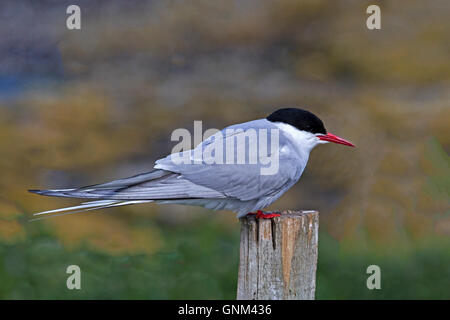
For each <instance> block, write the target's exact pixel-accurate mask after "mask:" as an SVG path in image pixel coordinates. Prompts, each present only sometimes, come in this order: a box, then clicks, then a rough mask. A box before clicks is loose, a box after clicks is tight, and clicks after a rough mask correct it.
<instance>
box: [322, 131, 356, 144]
mask: <svg viewBox="0 0 450 320" xmlns="http://www.w3.org/2000/svg"><path fill="white" fill-rule="evenodd" d="M317 137H318V138H319V139H320V140H324V141H329V142H334V143H339V144H343V145H344V146H350V147H354V146H355V145H354V144H353V143H351V142H350V141H347V140H345V139H342V138H339V137H338V136H335V135H334V134H332V133H327V134H323V135H319V136H317Z"/></svg>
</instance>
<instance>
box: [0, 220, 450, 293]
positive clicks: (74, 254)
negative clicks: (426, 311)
mask: <svg viewBox="0 0 450 320" xmlns="http://www.w3.org/2000/svg"><path fill="white" fill-rule="evenodd" d="M159 227H160V228H161V234H162V235H163V237H164V243H165V244H164V246H163V248H162V249H161V250H159V251H158V252H157V253H155V254H153V255H134V256H110V255H107V254H105V253H100V252H96V251H93V250H91V249H88V248H78V249H75V250H67V249H66V248H65V247H64V246H63V245H61V243H60V242H59V240H58V239H56V238H54V237H53V236H51V235H49V234H45V233H37V232H34V234H33V235H31V236H30V237H28V240H27V241H25V242H22V243H14V244H5V243H2V244H0V298H2V299H234V298H235V292H236V280H237V270H238V254H239V248H238V245H239V230H238V229H239V228H236V229H230V228H224V227H223V226H221V225H220V224H219V223H218V222H217V220H214V219H212V221H204V220H198V221H196V222H195V223H192V224H189V225H187V226H186V225H185V226H183V227H173V226H171V227H168V226H164V225H161V226H159ZM319 248H320V249H319V250H320V251H319V263H318V271H317V294H316V297H317V299H401V298H405V299H431V298H435V299H449V298H450V292H449V289H448V288H449V279H450V268H449V263H450V250H448V248H449V246H447V245H443V244H442V243H441V245H439V246H436V245H435V244H429V245H426V246H423V247H422V248H420V249H416V250H411V251H409V252H403V253H402V252H399V254H398V255H394V254H392V253H389V254H382V253H380V251H377V252H371V251H367V252H350V251H344V250H342V249H341V248H340V245H339V243H338V242H337V241H335V240H333V239H332V238H330V237H329V236H328V235H327V234H325V233H322V234H321V236H320V239H319ZM71 264H76V265H78V266H80V268H81V272H82V284H81V286H82V289H81V290H68V289H67V288H66V279H67V277H68V275H67V274H66V273H65V270H66V267H67V266H68V265H71ZM370 264H376V265H379V266H380V267H381V272H382V282H381V286H382V289H381V290H372V291H371V290H368V289H367V287H366V279H367V276H368V275H367V274H366V268H367V266H368V265H370Z"/></svg>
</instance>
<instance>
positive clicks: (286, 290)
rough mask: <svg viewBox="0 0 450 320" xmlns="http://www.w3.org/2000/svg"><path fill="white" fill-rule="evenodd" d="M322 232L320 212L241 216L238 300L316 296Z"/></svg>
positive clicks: (309, 298)
mask: <svg viewBox="0 0 450 320" xmlns="http://www.w3.org/2000/svg"><path fill="white" fill-rule="evenodd" d="M318 232H319V212H317V211H284V212H282V214H281V217H275V218H272V219H256V218H255V217H254V216H246V217H243V218H241V245H240V256H239V276H238V288H237V299H238V300H240V299H251V300H267V299H270V300H278V299H287V300H312V299H314V294H315V290H316V267H317V248H318Z"/></svg>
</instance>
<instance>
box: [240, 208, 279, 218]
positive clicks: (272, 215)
mask: <svg viewBox="0 0 450 320" xmlns="http://www.w3.org/2000/svg"><path fill="white" fill-rule="evenodd" d="M247 215H254V216H255V217H256V219H271V218H275V217H279V216H281V214H280V213H273V212H272V213H264V212H262V211H261V210H257V211H256V213H255V212H250V213H248V214H247Z"/></svg>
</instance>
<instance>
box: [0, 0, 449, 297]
mask: <svg viewBox="0 0 450 320" xmlns="http://www.w3.org/2000/svg"><path fill="white" fill-rule="evenodd" d="M378 3H379V5H380V7H381V14H382V16H381V17H382V28H381V30H374V31H371V30H368V29H367V28H366V18H367V16H368V15H367V14H366V13H365V12H366V8H367V6H368V5H370V4H372V3H369V2H365V1H356V0H347V1H333V2H331V1H320V0H308V1H294V0H278V1H268V0H244V1H207V0H196V1H190V2H189V3H186V2H184V1H118V0H116V1H98V2H97V1H96V2H93V1H78V5H79V6H80V8H81V17H82V22H81V30H73V31H70V30H68V29H67V28H66V26H65V19H66V18H67V15H66V13H65V10H66V8H67V6H68V5H69V4H71V3H70V1H58V2H57V3H56V2H55V1H42V2H40V3H35V2H32V1H21V2H16V1H3V2H2V4H0V12H1V13H0V21H1V22H0V23H1V24H2V26H3V27H2V28H0V55H1V61H2V63H1V65H0V149H1V150H2V157H0V172H1V179H0V298H10V299H11V298H12V299H23V298H38V299H39V298H53V299H58V298H66V299H72V298H87V299H90V298H115V299H119V298H137V299H148V298H169V299H170V298H234V297H235V290H236V280H237V261H238V243H239V221H238V220H237V219H236V218H235V215H234V214H232V213H230V212H211V211H208V210H204V209H199V208H195V207H183V206H157V205H154V204H147V205H135V206H127V207H123V208H117V209H108V210H103V211H100V212H93V213H83V214H79V215H73V216H66V217H61V218H54V219H49V220H45V221H38V222H33V223H29V222H28V219H30V218H31V217H32V213H33V212H37V211H43V210H49V209H54V208H58V207H63V206H68V205H72V204H76V203H78V202H77V201H73V200H67V199H58V198H47V197H40V196H37V195H33V194H29V193H27V189H32V188H33V189H34V188H40V189H46V188H68V187H76V186H83V185H89V184H94V183H100V182H104V181H108V180H112V179H117V178H122V177H126V176H129V175H134V174H137V173H141V172H145V171H150V170H151V169H152V166H153V162H154V161H155V160H156V159H158V158H160V157H163V156H165V155H166V154H167V153H169V152H170V150H171V149H172V147H173V146H174V145H175V142H171V141H170V134H171V133H172V131H173V130H174V129H176V128H187V129H190V130H192V126H193V121H194V120H202V121H203V126H204V130H205V129H208V128H219V129H220V128H223V127H225V126H228V125H231V124H234V123H238V122H244V121H249V120H253V119H257V118H263V117H266V116H267V115H268V114H270V113H271V112H272V111H274V110H276V109H277V108H279V107H286V106H289V107H292V106H297V107H300V108H304V109H307V110H310V111H312V112H313V113H315V114H317V115H318V116H319V117H320V118H321V119H322V120H323V121H324V123H325V126H326V128H327V129H328V130H329V131H330V132H333V133H335V134H337V135H339V136H342V137H344V138H346V139H349V140H350V141H352V142H354V143H355V144H356V146H357V148H356V149H353V150H350V149H348V148H343V147H340V146H337V145H327V146H320V147H318V148H317V149H315V150H314V151H313V152H312V154H311V157H310V160H309V164H308V166H307V168H306V170H305V172H304V174H303V177H302V179H301V180H300V183H299V184H297V185H296V186H295V187H293V188H292V189H291V190H289V191H288V192H287V193H286V194H285V195H284V196H283V197H282V198H281V199H279V200H278V201H277V202H275V203H274V204H273V205H272V207H271V209H318V210H319V211H320V228H321V237H320V239H319V250H320V251H319V266H318V268H319V269H318V277H317V282H318V289H317V298H323V299H336V298H353V299H359V298H366V299H371V298H413V299H414V298H438V299H448V298H450V292H449V290H448V288H449V284H450V281H449V277H450V268H449V263H450V241H449V236H450V206H449V190H450V167H449V157H448V151H449V149H450V130H449V123H450V90H449V85H450V60H449V56H450V46H449V44H450V38H449V35H450V20H449V19H448V12H450V11H449V10H450V3H449V2H448V1H443V0H436V1H432V2H425V1H419V0H412V1H408V2H403V1H392V0H390V1H378ZM69 264H79V265H80V267H81V270H82V272H83V275H85V278H83V279H85V280H83V281H85V282H86V283H87V284H86V286H84V288H83V290H81V291H80V292H72V291H69V290H67V289H66V288H65V278H66V274H65V267H66V266H67V265H69ZM370 264H378V265H380V266H381V269H382V272H383V273H382V274H383V283H382V288H383V289H382V290H380V291H377V292H375V291H369V290H368V289H367V288H366V286H365V279H366V276H367V275H366V274H365V268H366V267H367V266H368V265H370Z"/></svg>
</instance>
